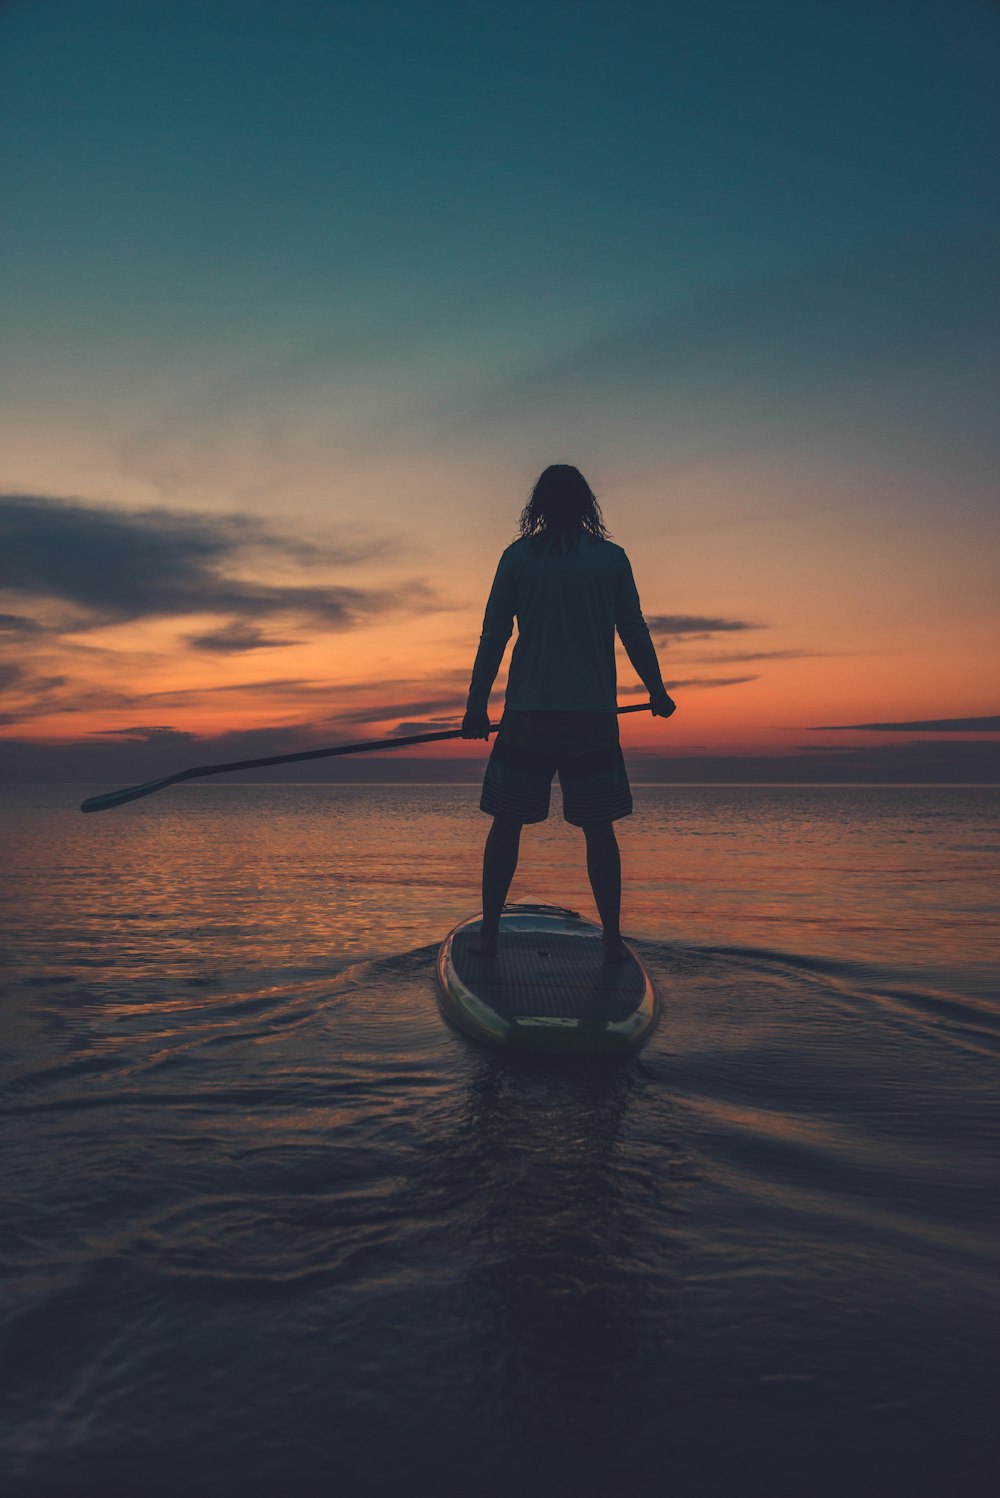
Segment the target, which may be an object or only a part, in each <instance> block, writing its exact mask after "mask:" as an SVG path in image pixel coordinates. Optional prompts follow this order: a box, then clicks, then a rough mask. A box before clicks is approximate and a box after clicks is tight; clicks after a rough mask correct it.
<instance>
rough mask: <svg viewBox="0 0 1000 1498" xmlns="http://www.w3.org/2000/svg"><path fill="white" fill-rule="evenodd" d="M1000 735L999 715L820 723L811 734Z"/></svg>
mask: <svg viewBox="0 0 1000 1498" xmlns="http://www.w3.org/2000/svg"><path fill="white" fill-rule="evenodd" d="M862 731H864V732H868V733H1000V713H993V714H988V715H987V716H985V717H981V718H918V719H916V720H915V721H912V722H908V723H822V724H820V725H819V726H818V727H815V728H812V729H810V732H811V733H853V732H862Z"/></svg>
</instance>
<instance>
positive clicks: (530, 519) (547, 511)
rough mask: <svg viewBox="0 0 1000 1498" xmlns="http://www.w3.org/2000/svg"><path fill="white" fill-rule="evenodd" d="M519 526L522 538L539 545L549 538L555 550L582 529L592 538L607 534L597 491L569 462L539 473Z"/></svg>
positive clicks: (605, 538)
mask: <svg viewBox="0 0 1000 1498" xmlns="http://www.w3.org/2000/svg"><path fill="white" fill-rule="evenodd" d="M520 528H521V535H522V536H523V537H524V538H525V540H529V539H533V538H534V539H537V541H538V543H539V545H540V546H542V545H544V544H545V542H546V541H547V540H549V541H551V544H552V549H553V550H555V551H557V550H559V548H560V546H561V543H562V541H563V539H565V540H567V541H569V542H571V543H572V542H573V541H574V540H576V541H579V535H580V532H581V531H586V533H587V535H588V536H593V538H594V540H595V541H606V540H607V537H608V528H607V526H606V525H605V524H604V516H603V515H602V514H601V507H600V505H599V504H598V503H597V496H596V494H595V493H594V491H593V490H592V489H591V487H590V485H589V484H588V483H587V480H586V479H585V478H584V476H583V474H582V473H581V472H580V470H579V468H574V467H573V466H572V464H570V463H553V464H551V465H550V466H549V467H548V468H546V469H545V472H544V473H542V474H541V476H540V477H539V479H538V482H537V483H536V484H535V487H534V488H533V489H532V491H531V494H530V496H529V499H528V503H527V504H526V505H525V507H524V509H523V510H522V511H521V527H520Z"/></svg>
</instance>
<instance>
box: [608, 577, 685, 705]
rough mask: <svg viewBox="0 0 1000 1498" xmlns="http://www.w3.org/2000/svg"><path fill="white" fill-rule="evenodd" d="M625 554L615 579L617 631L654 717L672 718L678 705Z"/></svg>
mask: <svg viewBox="0 0 1000 1498" xmlns="http://www.w3.org/2000/svg"><path fill="white" fill-rule="evenodd" d="M621 555H622V567H621V570H620V571H619V573H618V576H617V578H616V580H615V628H616V629H617V631H618V634H619V637H620V638H621V642H622V644H623V645H624V646H625V654H626V655H627V656H628V658H629V660H630V661H631V662H632V665H633V666H634V667H635V672H636V675H637V676H638V678H639V680H640V681H641V682H642V684H643V686H644V687H645V688H646V691H647V692H648V693H649V703H650V707H651V708H652V710H653V717H654V718H669V717H670V714H671V713H673V712H675V711H676V708H677V704H676V703H675V702H674V700H673V698H672V697H671V696H670V695H669V694H668V692H667V689H666V687H665V686H664V685H663V677H662V676H661V675H660V663H659V661H658V660H657V658H656V650H655V648H654V646H653V642H652V640H651V639H650V637H649V628H648V626H647V624H646V621H645V619H644V618H643V614H642V605H641V604H640V602H639V590H638V589H637V588H636V585H635V578H634V577H633V576H632V564H631V563H630V561H629V559H628V557H627V556H626V555H625V553H624V552H622V554H621Z"/></svg>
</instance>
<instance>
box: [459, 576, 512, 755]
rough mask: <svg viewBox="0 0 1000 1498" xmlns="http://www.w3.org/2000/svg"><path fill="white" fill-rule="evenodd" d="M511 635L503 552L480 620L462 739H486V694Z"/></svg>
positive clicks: (508, 583)
mask: <svg viewBox="0 0 1000 1498" xmlns="http://www.w3.org/2000/svg"><path fill="white" fill-rule="evenodd" d="M513 631H514V580H513V577H512V575H511V562H510V556H509V553H508V552H506V551H505V552H504V554H503V556H502V557H501V558H500V563H499V565H498V567H497V571H496V576H495V577H494V579H493V587H492V588H491V589H490V596H489V598H488V599H487V601H486V613H485V615H484V617H483V632H482V634H481V635H480V637H479V649H478V650H477V651H476V659H475V663H474V665H473V667H472V681H471V683H470V685H469V700H468V704H467V706H466V709H465V719H464V721H463V723H462V737H463V738H468V739H485V738H488V737H489V726H490V718H489V705H490V692H491V691H492V689H493V683H494V681H495V680H496V674H497V672H498V671H499V669H500V662H501V661H502V660H503V653H504V651H505V650H506V649H507V641H508V640H509V639H510V637H511V635H512V633H513Z"/></svg>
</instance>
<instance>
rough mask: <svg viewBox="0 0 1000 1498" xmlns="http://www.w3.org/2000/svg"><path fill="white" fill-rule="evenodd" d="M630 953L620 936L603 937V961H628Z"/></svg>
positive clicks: (630, 956)
mask: <svg viewBox="0 0 1000 1498" xmlns="http://www.w3.org/2000/svg"><path fill="white" fill-rule="evenodd" d="M631 958H632V954H631V952H630V951H629V949H628V947H627V946H626V945H625V943H624V942H623V941H622V939H621V936H605V937H604V960H605V962H629V961H631Z"/></svg>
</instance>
